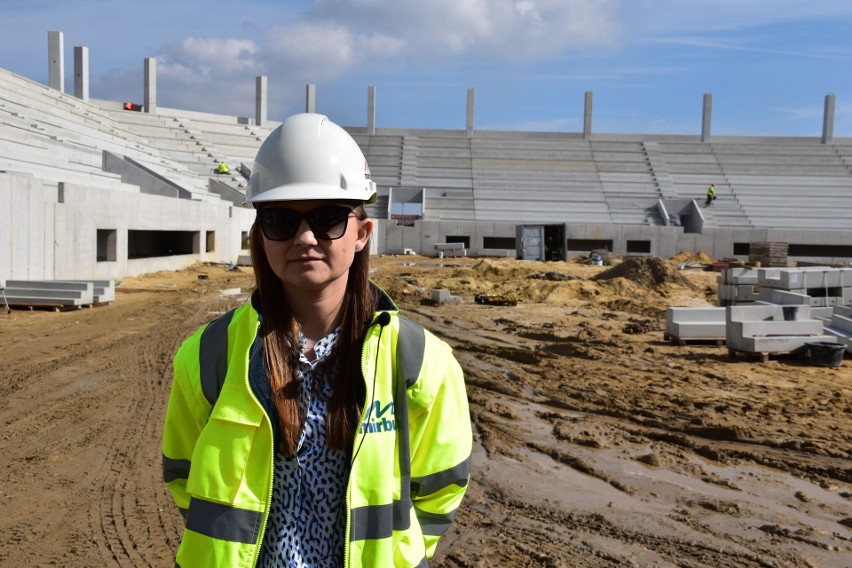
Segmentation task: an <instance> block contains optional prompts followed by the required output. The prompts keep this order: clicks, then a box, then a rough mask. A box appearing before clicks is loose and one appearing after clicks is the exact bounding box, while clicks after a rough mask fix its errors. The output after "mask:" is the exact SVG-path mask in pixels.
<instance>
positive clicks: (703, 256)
mask: <svg viewBox="0 0 852 568" xmlns="http://www.w3.org/2000/svg"><path fill="white" fill-rule="evenodd" d="M669 262H671V263H672V264H682V263H684V262H703V263H705V264H713V263H714V262H715V261H714V260H713V258H712V257H711V256H710V255H708V254H707V253H706V252H704V251H700V252H697V253H696V252H687V251H684V252H681V253H679V254H676V255H674V256H673V257H671V258H670V259H669Z"/></svg>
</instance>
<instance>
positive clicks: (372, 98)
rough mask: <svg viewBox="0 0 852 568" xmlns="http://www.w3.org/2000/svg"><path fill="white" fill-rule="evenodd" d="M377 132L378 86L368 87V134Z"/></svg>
mask: <svg viewBox="0 0 852 568" xmlns="http://www.w3.org/2000/svg"><path fill="white" fill-rule="evenodd" d="M375 133H376V86H375V85H369V86H368V87H367V134H375Z"/></svg>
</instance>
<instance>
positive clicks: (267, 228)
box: [260, 209, 302, 241]
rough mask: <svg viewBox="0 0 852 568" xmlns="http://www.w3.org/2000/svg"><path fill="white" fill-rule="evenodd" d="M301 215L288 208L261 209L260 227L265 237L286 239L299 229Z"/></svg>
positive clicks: (275, 239)
mask: <svg viewBox="0 0 852 568" xmlns="http://www.w3.org/2000/svg"><path fill="white" fill-rule="evenodd" d="M301 222H302V216H301V215H299V214H298V213H296V212H295V211H291V210H289V209H261V210H260V228H261V229H262V230H263V234H264V235H265V236H266V238H267V239H270V240H272V241H286V240H287V239H291V238H293V235H295V234H296V231H298V230H299V224H300V223H301Z"/></svg>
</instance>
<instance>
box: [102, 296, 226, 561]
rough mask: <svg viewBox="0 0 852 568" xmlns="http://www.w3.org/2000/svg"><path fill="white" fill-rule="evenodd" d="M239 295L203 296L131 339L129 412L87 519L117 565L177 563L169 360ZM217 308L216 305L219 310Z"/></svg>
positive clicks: (178, 521) (177, 520)
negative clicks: (166, 444)
mask: <svg viewBox="0 0 852 568" xmlns="http://www.w3.org/2000/svg"><path fill="white" fill-rule="evenodd" d="M233 303H234V302H223V301H221V300H218V299H216V298H206V299H202V300H200V301H198V302H197V303H196V304H195V305H194V306H182V307H181V308H180V311H179V313H176V314H173V315H172V316H171V320H173V321H174V322H180V323H179V324H177V325H170V324H169V323H164V325H163V326H162V327H159V328H156V329H152V330H149V331H147V332H144V333H142V334H139V335H138V336H134V337H131V338H129V340H130V342H131V343H132V344H133V346H132V348H131V349H129V350H128V352H127V354H126V356H125V359H126V360H125V361H123V362H122V364H121V365H120V366H121V367H122V368H128V369H135V370H136V371H137V372H138V377H137V378H136V379H134V380H131V381H130V383H131V384H130V386H131V389H130V390H129V391H128V392H127V393H126V394H125V396H127V397H129V403H128V407H127V409H126V413H127V419H126V420H124V421H123V423H122V425H121V426H120V427H117V428H116V429H115V430H114V432H113V433H114V439H113V441H112V443H111V444H110V447H112V448H122V450H119V451H114V452H113V455H112V461H111V463H110V464H109V467H105V468H104V469H103V470H102V475H101V483H100V485H99V496H98V499H97V506H96V507H94V508H93V512H92V515H91V518H90V526H91V527H92V530H93V532H94V533H95V534H96V535H97V536H96V538H97V540H99V542H100V546H101V549H102V552H103V553H104V554H106V555H107V556H108V557H109V556H110V555H111V556H112V558H113V560H114V561H116V562H117V563H118V565H119V566H127V567H131V566H132V567H153V566H163V565H170V564H171V563H173V562H174V551H175V550H174V549H175V547H176V544H177V541H178V539H179V537H180V533H181V530H182V517H181V516H180V514H179V513H178V511H177V508H176V507H175V505H174V503H173V502H172V500H171V496H170V495H169V494H168V492H167V490H166V488H165V486H164V485H163V483H162V471H161V467H160V463H161V459H162V453H161V450H160V447H161V445H160V441H161V435H162V424H163V419H164V417H165V407H166V403H167V401H168V395H169V390H170V387H171V376H172V371H171V360H172V356H173V354H174V352H175V351H176V350H177V348H178V346H179V345H180V343H181V342H182V341H183V340H184V339H185V338H186V337H187V336H189V334H190V333H191V332H192V331H193V330H194V329H196V328H197V327H198V326H199V325H201V324H203V323H204V322H205V321H207V320H209V319H211V318H212V317H213V316H211V315H210V314H208V313H207V312H208V311H224V309H230V308H231V307H233ZM214 308H216V309H215V310H214Z"/></svg>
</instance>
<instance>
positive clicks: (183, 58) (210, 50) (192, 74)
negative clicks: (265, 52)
mask: <svg viewBox="0 0 852 568" xmlns="http://www.w3.org/2000/svg"><path fill="white" fill-rule="evenodd" d="M258 51H259V48H258V46H257V44H255V43H254V42H253V41H251V40H246V39H232V38H226V39H219V38H198V37H188V38H185V39H183V40H181V41H180V42H178V43H175V44H170V45H167V46H165V47H163V48H161V49H160V50H159V52H158V54H157V58H158V60H157V71H158V73H162V74H163V75H167V76H174V78H177V79H183V80H187V81H191V82H196V81H197V80H198V79H201V78H208V77H211V76H223V75H224V76H228V75H231V74H233V73H237V74H240V73H241V72H243V71H244V70H245V69H247V68H248V69H252V68H254V67H256V65H257V64H256V62H255V56H256V55H257V53H258ZM187 75H189V76H187Z"/></svg>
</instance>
